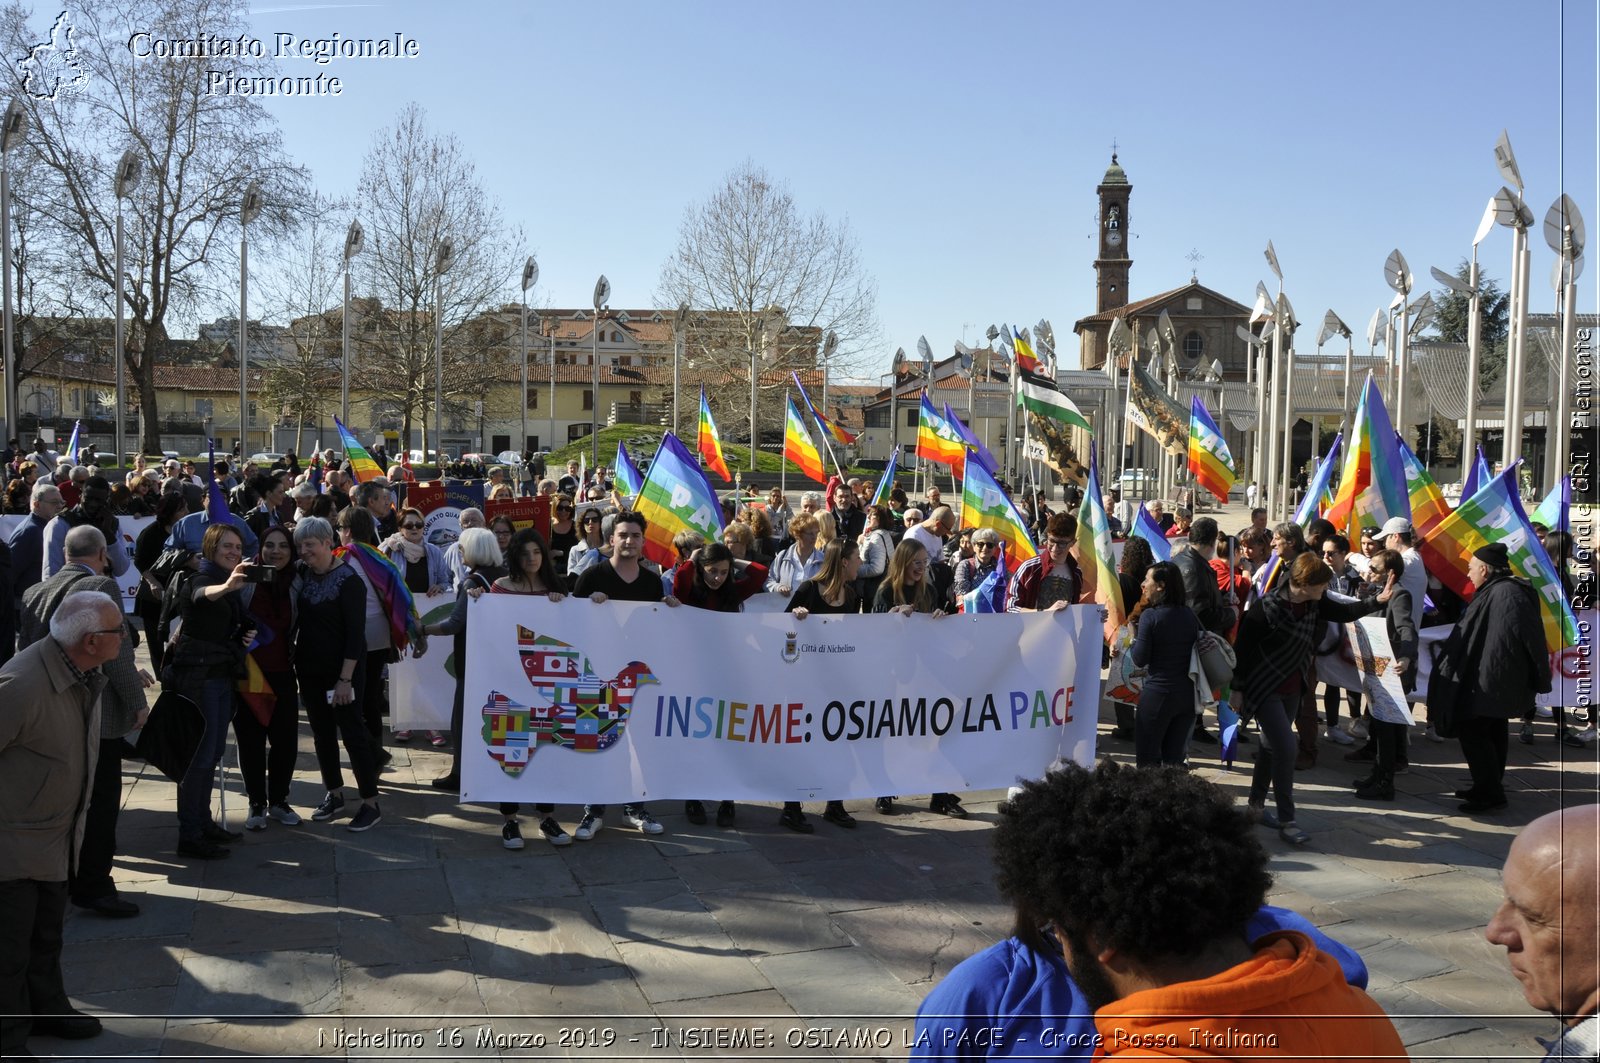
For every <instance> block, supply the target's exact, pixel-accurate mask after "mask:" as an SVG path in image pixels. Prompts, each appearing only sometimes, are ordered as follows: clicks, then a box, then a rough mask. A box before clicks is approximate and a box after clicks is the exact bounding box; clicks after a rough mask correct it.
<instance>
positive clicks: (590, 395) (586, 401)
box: [583, 388, 594, 410]
mask: <svg viewBox="0 0 1600 1063" xmlns="http://www.w3.org/2000/svg"><path fill="white" fill-rule="evenodd" d="M583 408H584V409H586V410H592V409H594V392H593V391H592V390H591V389H589V388H584V389H583Z"/></svg>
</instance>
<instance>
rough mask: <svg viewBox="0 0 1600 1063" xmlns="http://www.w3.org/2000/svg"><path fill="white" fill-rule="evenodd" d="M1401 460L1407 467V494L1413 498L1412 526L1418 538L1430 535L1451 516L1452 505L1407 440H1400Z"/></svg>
mask: <svg viewBox="0 0 1600 1063" xmlns="http://www.w3.org/2000/svg"><path fill="white" fill-rule="evenodd" d="M1400 460H1401V461H1402V462H1404V463H1405V467H1406V493H1407V494H1408V495H1410V497H1411V524H1412V526H1413V527H1414V528H1415V529H1416V534H1417V537H1418V538H1421V537H1422V536H1425V535H1428V534H1429V533H1431V532H1432V531H1433V529H1434V528H1435V527H1437V526H1438V524H1439V522H1440V521H1442V520H1444V519H1445V518H1446V517H1448V516H1449V515H1450V503H1449V502H1447V501H1445V497H1444V492H1443V491H1441V490H1439V485H1438V484H1437V483H1435V482H1434V480H1433V477H1432V476H1429V475H1428V470H1427V467H1426V466H1424V465H1423V464H1422V461H1421V459H1419V458H1418V457H1417V456H1416V455H1415V454H1413V453H1412V452H1411V448H1410V447H1408V446H1406V441H1405V440H1403V439H1402V440H1400Z"/></svg>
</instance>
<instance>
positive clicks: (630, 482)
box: [616, 439, 644, 498]
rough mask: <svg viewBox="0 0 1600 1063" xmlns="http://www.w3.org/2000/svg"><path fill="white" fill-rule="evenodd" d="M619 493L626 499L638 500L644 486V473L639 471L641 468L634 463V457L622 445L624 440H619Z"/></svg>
mask: <svg viewBox="0 0 1600 1063" xmlns="http://www.w3.org/2000/svg"><path fill="white" fill-rule="evenodd" d="M616 466H617V493H618V494H619V495H622V496H624V497H625V498H638V497H639V488H641V487H643V486H644V473H642V472H640V471H639V466H637V465H635V464H634V463H633V455H632V454H629V453H628V448H627V447H625V446H623V445H622V440H620V439H619V440H617V460H616Z"/></svg>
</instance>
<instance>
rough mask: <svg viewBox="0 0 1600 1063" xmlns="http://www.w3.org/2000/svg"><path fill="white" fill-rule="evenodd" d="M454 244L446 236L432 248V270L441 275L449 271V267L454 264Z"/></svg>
mask: <svg viewBox="0 0 1600 1063" xmlns="http://www.w3.org/2000/svg"><path fill="white" fill-rule="evenodd" d="M455 261H456V244H455V241H454V240H452V239H450V237H448V236H446V237H444V238H442V239H441V240H440V241H439V242H438V243H437V244H435V245H434V248H433V271H434V272H435V273H437V274H439V275H441V276H443V275H444V274H446V273H449V272H450V267H451V266H453V265H455Z"/></svg>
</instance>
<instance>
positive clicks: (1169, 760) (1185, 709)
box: [1133, 683, 1195, 768]
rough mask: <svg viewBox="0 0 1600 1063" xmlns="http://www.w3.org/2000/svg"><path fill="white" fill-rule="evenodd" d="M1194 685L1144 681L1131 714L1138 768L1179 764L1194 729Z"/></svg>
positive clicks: (1187, 747) (1186, 750) (1181, 761)
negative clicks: (1132, 715) (1132, 716)
mask: <svg viewBox="0 0 1600 1063" xmlns="http://www.w3.org/2000/svg"><path fill="white" fill-rule="evenodd" d="M1194 720H1195V712H1194V684H1193V683H1183V684H1181V685H1177V686H1171V687H1169V686H1165V685H1163V686H1154V685H1152V684H1150V683H1146V684H1145V686H1144V690H1143V691H1142V692H1141V693H1140V694H1139V708H1138V710H1137V711H1136V712H1135V713H1134V722H1133V735H1134V737H1133V748H1134V757H1135V760H1136V761H1137V762H1138V765H1139V767H1141V768H1145V767H1154V766H1155V765H1158V764H1182V763H1183V758H1184V755H1185V754H1186V753H1187V752H1188V749H1189V735H1190V733H1191V732H1192V731H1193V730H1194Z"/></svg>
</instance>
